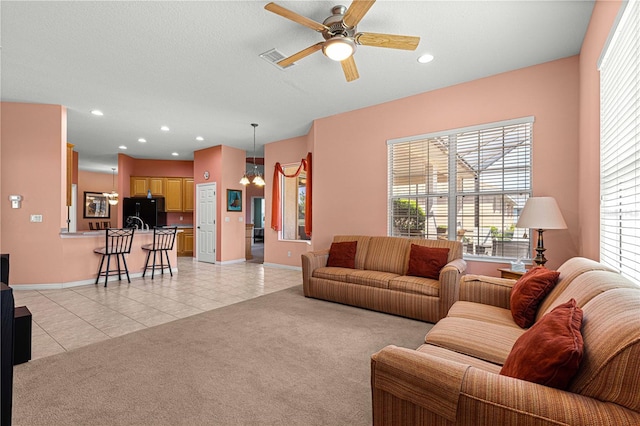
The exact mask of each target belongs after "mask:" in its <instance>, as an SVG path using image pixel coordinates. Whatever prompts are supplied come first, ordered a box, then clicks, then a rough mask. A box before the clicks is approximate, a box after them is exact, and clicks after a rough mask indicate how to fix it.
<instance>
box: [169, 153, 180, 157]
mask: <svg viewBox="0 0 640 426" xmlns="http://www.w3.org/2000/svg"><path fill="white" fill-rule="evenodd" d="M171 155H173V156H174V157H177V156H178V155H180V154H178V153H177V152H172V153H171Z"/></svg>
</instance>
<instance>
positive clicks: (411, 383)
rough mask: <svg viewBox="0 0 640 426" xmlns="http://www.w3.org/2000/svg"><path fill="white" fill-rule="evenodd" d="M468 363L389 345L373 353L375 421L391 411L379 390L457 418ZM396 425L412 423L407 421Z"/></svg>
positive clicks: (437, 412) (445, 416) (372, 385)
mask: <svg viewBox="0 0 640 426" xmlns="http://www.w3.org/2000/svg"><path fill="white" fill-rule="evenodd" d="M468 368H469V366H468V365H465V364H460V363H458V362H454V361H448V360H445V359H442V358H438V357H435V356H433V355H429V354H425V353H422V352H418V351H415V350H411V349H405V348H399V347H397V346H393V345H391V346H387V347H386V348H384V349H382V350H381V351H379V352H377V353H375V354H373V355H372V356H371V390H372V398H373V420H374V424H384V423H386V422H382V423H381V422H380V420H381V419H383V418H385V417H386V415H387V414H388V409H389V408H391V407H385V406H384V404H385V402H386V401H385V399H384V398H382V399H378V397H379V396H380V395H381V393H380V392H383V393H387V394H391V395H393V396H395V397H396V398H399V399H401V400H403V401H406V402H408V403H410V404H413V405H416V406H419V407H421V408H423V409H426V410H428V411H429V412H432V413H434V414H436V415H437V416H438V417H441V418H444V419H447V420H448V421H455V419H456V412H457V410H458V399H459V397H460V389H461V386H462V380H463V378H464V375H465V372H466V370H467V369H468ZM397 424H410V423H407V422H404V421H401V422H398V423H397Z"/></svg>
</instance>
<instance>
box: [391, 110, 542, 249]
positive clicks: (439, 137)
mask: <svg viewBox="0 0 640 426" xmlns="http://www.w3.org/2000/svg"><path fill="white" fill-rule="evenodd" d="M532 126H533V118H532V117H526V118H522V119H516V120H508V121H504V122H499V123H491V124H486V125H481V126H474V127H468V128H463V129H455V130H451V131H446V132H439V133H433V134H428V135H421V136H415V137H411V138H404V139H397V140H392V141H389V142H388V188H389V193H388V200H389V204H388V209H389V231H388V233H389V235H392V236H414V237H423V238H432V239H436V238H446V239H457V240H459V241H462V242H463V245H464V250H465V253H466V254H467V255H473V256H483V257H484V256H494V257H500V258H509V259H515V258H529V257H530V253H531V250H530V248H531V244H530V240H529V236H528V235H527V232H526V230H518V229H516V228H515V224H516V222H517V220H518V217H519V214H520V211H521V210H522V208H523V207H524V203H525V202H526V200H527V198H528V197H529V195H530V194H531V141H532Z"/></svg>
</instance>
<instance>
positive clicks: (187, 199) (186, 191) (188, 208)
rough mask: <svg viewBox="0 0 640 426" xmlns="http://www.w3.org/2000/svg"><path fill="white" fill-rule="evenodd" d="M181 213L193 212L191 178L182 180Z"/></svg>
mask: <svg viewBox="0 0 640 426" xmlns="http://www.w3.org/2000/svg"><path fill="white" fill-rule="evenodd" d="M182 211H185V212H192V211H193V178H183V179H182Z"/></svg>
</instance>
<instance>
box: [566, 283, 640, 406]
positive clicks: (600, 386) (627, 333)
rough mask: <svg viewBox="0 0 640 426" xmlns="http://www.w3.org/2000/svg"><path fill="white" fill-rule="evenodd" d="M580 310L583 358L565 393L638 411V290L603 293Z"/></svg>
mask: <svg viewBox="0 0 640 426" xmlns="http://www.w3.org/2000/svg"><path fill="white" fill-rule="evenodd" d="M609 275H610V276H611V278H609V280H614V281H622V280H624V281H628V280H627V279H626V278H624V277H622V276H620V275H619V274H614V273H610V274H609ZM582 311H583V314H584V323H583V326H582V337H583V339H584V356H583V358H582V365H581V366H580V370H579V371H578V374H577V375H576V376H575V378H574V379H573V381H572V382H571V385H570V387H569V389H568V390H569V391H570V392H575V393H579V394H581V395H584V396H588V397H592V398H596V399H599V400H600V401H608V402H612V403H614V404H618V405H621V406H623V407H626V408H629V409H631V410H634V411H640V315H639V314H638V313H639V312H640V290H638V288H637V287H636V288H616V289H612V290H608V291H605V292H604V293H601V294H599V295H598V296H596V297H594V298H593V299H592V300H590V301H589V303H587V304H586V305H584V306H583V307H582Z"/></svg>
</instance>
